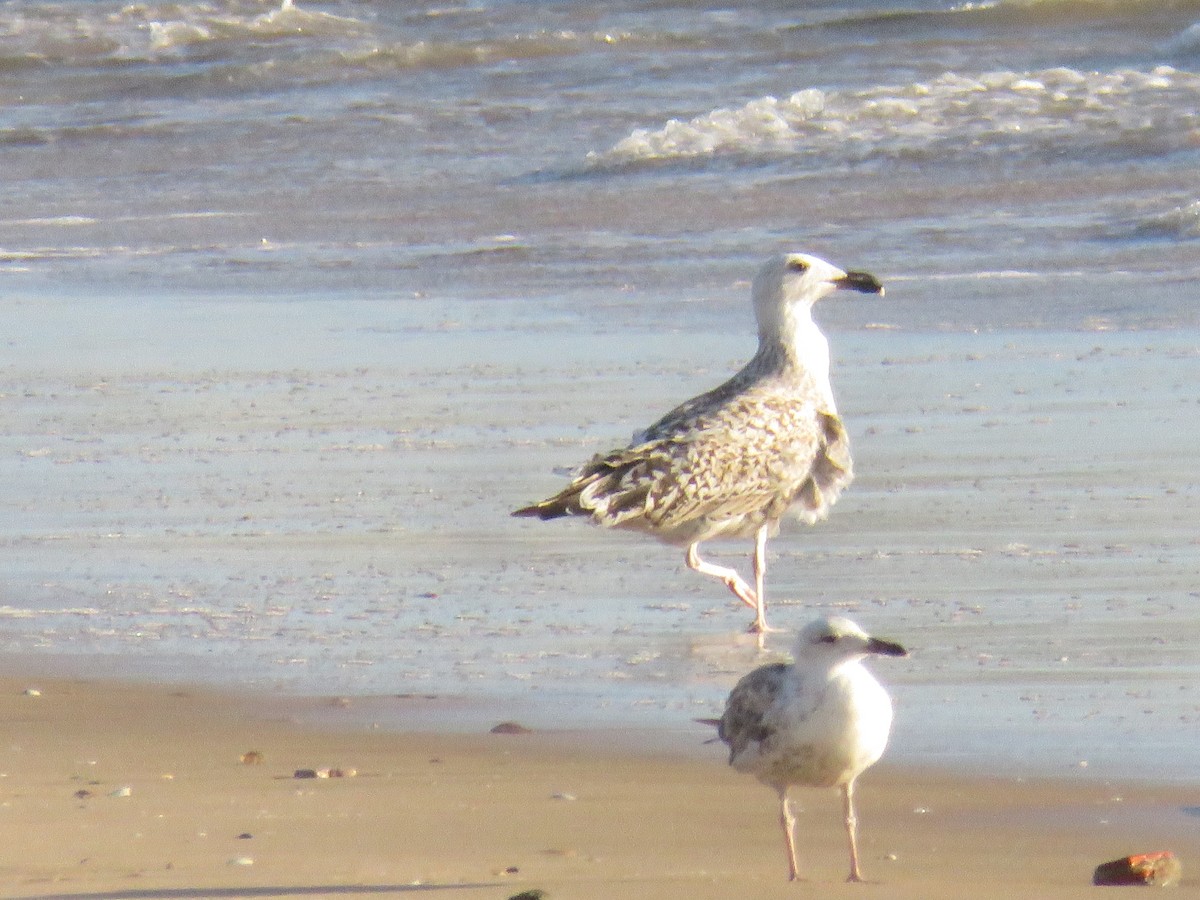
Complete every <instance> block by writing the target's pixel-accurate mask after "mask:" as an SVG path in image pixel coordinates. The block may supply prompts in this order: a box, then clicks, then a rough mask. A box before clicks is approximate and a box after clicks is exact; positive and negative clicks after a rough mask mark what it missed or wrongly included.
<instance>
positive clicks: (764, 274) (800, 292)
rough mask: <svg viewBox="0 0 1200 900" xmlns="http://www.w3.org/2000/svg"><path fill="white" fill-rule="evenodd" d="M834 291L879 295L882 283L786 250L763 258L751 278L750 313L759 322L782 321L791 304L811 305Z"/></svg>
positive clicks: (762, 323) (881, 292)
mask: <svg viewBox="0 0 1200 900" xmlns="http://www.w3.org/2000/svg"><path fill="white" fill-rule="evenodd" d="M834 291H858V292H860V293H863V294H879V295H880V296H883V285H882V284H880V283H879V280H878V279H877V278H875V276H873V275H868V274H867V273H866V272H846V271H843V270H842V269H839V268H838V267H837V266H835V265H833V264H832V263H827V262H825V260H823V259H820V258H819V257H816V256H811V255H809V254H807V253H786V254H783V255H782V256H775V257H772V258H771V259H769V260H767V262H766V263H765V264H764V265H763V267H762V268H761V269H760V270H759V272H758V275H757V276H755V278H754V312H755V315H757V316H758V321H759V324H760V325H767V326H768V327H772V326H777V325H779V324H782V320H783V317H784V316H785V315H787V313H788V311H790V309H791V308H792V307H796V306H802V307H805V308H807V309H812V305H813V304H814V303H816V302H817V301H818V300H820V299H821V298H822V297H826V296H828V295H829V294H832V293H833V292H834Z"/></svg>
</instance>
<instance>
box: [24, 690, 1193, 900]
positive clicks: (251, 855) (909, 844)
mask: <svg viewBox="0 0 1200 900" xmlns="http://www.w3.org/2000/svg"><path fill="white" fill-rule="evenodd" d="M31 688H32V691H31ZM33 691H36V692H37V693H36V694H35V693H33ZM393 700H394V702H396V703H404V702H405V701H404V700H401V699H399V698H393ZM355 702H356V701H354V700H349V701H345V702H337V701H336V700H335V699H334V698H318V699H298V698H288V699H284V698H279V697H255V696H248V695H240V696H231V695H224V694H219V693H211V692H207V691H203V690H193V689H186V688H180V687H177V686H129V685H125V684H120V683H99V682H88V681H79V680H53V679H49V680H30V679H15V678H5V679H3V680H0V719H2V720H3V722H4V723H5V731H6V740H5V742H4V746H3V748H2V750H0V775H2V778H0V843H2V845H3V846H4V848H5V850H4V856H3V860H2V861H0V892H2V893H3V895H4V896H6V897H9V898H26V897H28V898H34V897H37V898H50V897H53V898H63V900H68V898H69V900H108V898H114V900H115V898H140V900H181V898H200V897H219V898H241V897H247V898H249V897H280V898H283V897H289V896H308V897H355V896H377V895H382V896H391V895H395V896H408V895H410V894H425V893H430V894H434V895H436V896H444V897H448V898H507V897H509V896H512V895H514V894H517V893H519V892H521V891H524V890H531V889H534V888H539V889H542V890H544V891H546V892H547V894H548V896H549V897H551V898H601V897H604V898H610V897H629V898H639V897H646V898H679V897H695V898H728V897H739V896H740V897H749V896H752V897H764V898H767V897H796V896H821V897H858V898H862V897H888V898H914V900H916V898H923V900H929V898H962V897H979V898H993V897H994V898H1002V897H1003V898H1007V897H1014V896H1016V897H1039V898H1070V897H1083V896H1094V892H1095V891H1096V890H1098V889H1097V888H1093V887H1091V886H1090V877H1091V872H1092V868H1093V867H1094V866H1095V864H1097V863H1099V862H1102V861H1104V860H1107V859H1109V858H1112V857H1116V856H1120V855H1123V854H1126V853H1129V852H1133V851H1145V850H1153V849H1163V848H1170V849H1173V850H1175V851H1176V853H1178V854H1179V855H1180V856H1181V857H1182V859H1183V861H1184V866H1185V871H1184V882H1183V884H1182V886H1181V888H1180V894H1181V895H1184V896H1186V895H1190V894H1192V893H1195V892H1197V891H1198V890H1200V887H1198V884H1200V883H1198V882H1197V881H1196V880H1195V879H1194V877H1189V876H1190V874H1191V873H1190V872H1189V870H1188V864H1189V862H1191V861H1194V860H1196V859H1200V835H1198V834H1197V818H1196V815H1197V813H1196V805H1197V804H1198V801H1200V798H1197V797H1196V796H1195V792H1194V791H1190V790H1182V789H1179V788H1177V787H1154V786H1151V785H1131V784H1116V783H1095V782H1092V783H1087V784H1078V783H1077V784H1074V785H1071V784H1067V783H1065V782H1058V783H1055V782H1052V781H1045V780H1025V779H991V778H987V777H983V776H980V777H948V776H946V775H944V774H942V775H939V774H937V773H932V772H927V771H920V770H914V769H910V768H906V767H896V766H892V765H887V764H883V765H881V766H879V767H877V769H875V770H872V771H871V772H869V773H867V775H865V776H864V777H863V779H862V785H861V791H860V810H859V812H860V819H861V832H862V834H861V838H862V846H863V864H864V868H865V874H866V876H867V877H868V879H869V880H870V882H871V883H868V884H866V885H846V884H843V883H842V880H841V879H842V878H843V877H844V875H845V871H844V869H845V851H844V844H843V835H842V833H841V827H840V823H839V816H838V801H837V797H836V794H835V792H833V791H829V792H824V791H807V792H803V794H802V796H801V798H800V799H801V802H800V804H799V806H800V808H801V810H802V812H801V813H800V815H799V822H800V824H799V828H800V835H801V837H800V842H801V846H802V848H803V858H802V865H804V866H805V867H806V869H807V876H808V877H807V880H806V881H804V882H801V883H799V884H788V883H787V882H786V881H785V864H784V858H783V854H782V849H781V846H780V841H779V834H778V826H777V823H776V821H775V804H774V798H773V796H772V795H771V794H770V792H769V791H767V790H766V789H764V788H762V787H761V786H759V785H757V784H756V783H754V782H753V781H752V780H750V779H747V778H745V777H743V776H739V775H737V774H736V773H733V772H731V771H729V770H727V769H726V767H725V765H724V759H723V754H722V752H721V750H720V748H719V747H712V746H710V747H705V746H703V745H700V744H696V745H694V746H693V749H692V751H691V752H689V751H688V750H687V749H686V748H684V749H682V750H681V752H679V753H674V754H664V753H661V752H648V751H644V752H637V751H635V750H632V749H630V748H629V747H623V748H617V747H614V746H612V745H611V744H610V743H609V742H607V741H606V738H605V737H604V736H603V735H596V734H589V733H587V732H534V733H532V734H490V733H471V734H453V733H444V732H443V733H420V732H413V733H407V734H397V733H387V732H383V731H381V730H379V729H372V728H370V727H369V726H367V727H364V726H362V725H361V723H358V722H357V720H356V719H355V718H354V716H353V715H352V713H353V707H354V704H355ZM314 716H315V719H316V720H319V724H314ZM343 716H344V717H345V718H343ZM497 718H498V719H499V714H498V716H497ZM305 723H307V724H305ZM701 735H702V732H700V733H698V735H697V737H699V736H701ZM249 751H257V752H258V753H260V754H261V762H258V763H255V764H247V763H245V762H243V761H242V757H243V754H245V753H247V752H249ZM326 767H335V768H342V769H343V770H349V769H351V768H352V769H354V770H355V771H356V774H355V775H354V776H353V777H342V778H327V779H322V778H318V779H297V778H295V777H293V775H294V772H295V770H297V769H302V768H311V769H321V768H326ZM1193 871H1194V870H1193ZM1109 890H1117V889H1109Z"/></svg>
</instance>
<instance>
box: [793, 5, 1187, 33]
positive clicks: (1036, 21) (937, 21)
mask: <svg viewBox="0 0 1200 900" xmlns="http://www.w3.org/2000/svg"><path fill="white" fill-rule="evenodd" d="M1192 12H1197V13H1200V0H962V2H960V3H957V4H955V5H953V6H950V7H949V8H945V9H917V8H914V9H899V10H889V11H885V12H880V11H878V10H869V11H867V12H863V13H852V14H850V15H846V16H842V17H839V18H835V19H831V20H828V21H824V22H820V23H817V24H819V25H820V26H821V27H834V28H837V27H852V28H861V27H863V26H864V25H880V24H892V25H901V26H906V25H907V26H912V27H918V28H919V27H924V26H929V27H940V26H944V25H953V24H960V25H981V26H996V25H1003V26H1007V27H1014V26H1015V27H1020V26H1023V25H1031V26H1041V25H1053V24H1058V25H1064V24H1066V25H1069V24H1072V23H1077V24H1081V25H1082V24H1088V23H1093V24H1094V23H1100V22H1106V21H1112V22H1133V23H1136V22H1138V21H1140V20H1145V19H1159V18H1161V17H1163V16H1178V15H1187V14H1189V13H1192ZM805 27H811V25H810V26H805Z"/></svg>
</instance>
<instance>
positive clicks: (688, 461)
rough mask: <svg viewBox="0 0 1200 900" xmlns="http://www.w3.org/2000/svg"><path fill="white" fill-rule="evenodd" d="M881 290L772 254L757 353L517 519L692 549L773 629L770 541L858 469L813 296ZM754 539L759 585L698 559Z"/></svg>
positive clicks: (865, 280)
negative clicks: (734, 540) (717, 547)
mask: <svg viewBox="0 0 1200 900" xmlns="http://www.w3.org/2000/svg"><path fill="white" fill-rule="evenodd" d="M841 290H851V291H859V292H862V293H867V294H880V295H882V294H883V286H882V285H881V284H880V283H879V281H878V280H876V279H875V277H874V276H872V275H868V274H866V273H865V272H844V271H842V270H841V269H839V268H837V267H836V266H833V265H830V264H829V263H827V262H825V261H824V260H822V259H818V258H816V257H815V256H809V255H807V254H804V253H789V254H786V255H783V256H777V257H775V258H773V259H771V260H769V261H768V262H767V263H766V264H765V265H764V266H763V267H762V269H761V270H760V271H759V273H758V275H757V276H756V277H755V279H754V286H753V300H754V314H755V317H756V318H757V320H758V352H756V353H755V354H754V357H753V358H752V359H751V360H750V361H749V362H748V363H747V364H746V365H745V366H744V367H743V368H742V370H741V371H740V372H738V373H737V374H736V375H734V376H733V377H732V378H730V379H729V380H728V381H726V382H725V383H724V384H722V385H720V386H719V387H716V388H714V389H713V390H711V391H708V392H707V393H704V394H701V395H699V396H698V397H693V398H692V399H691V400H688V401H686V402H685V403H682V404H680V405H679V406H677V407H676V408H675V409H673V410H671V412H669V413H667V414H666V415H665V416H663V417H662V418H661V419H659V420H658V421H657V422H655V423H654V424H653V425H651V426H650V427H649V428H646V429H645V430H643V431H641V432H638V433H637V434H635V435H634V437H633V440H632V442H631V443H630V444H629V445H628V446H627V447H624V448H622V449H619V450H614V451H612V452H611V453H606V454H598V455H596V456H595V457H593V458H592V459H591V461H590V462H588V463H586V464H585V465H584V466H583V467H582V468H581V469H580V470H579V471H578V473H577V474H576V475H575V476H574V478H573V479H572V481H571V483H570V484H568V485H567V486H566V487H565V488H563V489H562V490H561V491H560V492H559V493H557V494H555V495H554V496H553V497H550V498H549V499H547V500H543V501H542V502H541V503H535V504H533V505H532V506H527V507H524V508H523V509H518V510H517V511H516V512H514V513H513V515H514V516H536V517H537V518H540V519H543V520H546V519H557V518H560V517H562V516H585V517H588V518H589V519H590V520H591V521H592V522H593V523H594V524H596V525H602V526H604V527H606V528H624V529H629V530H632V531H641V532H644V533H646V534H650V535H653V536H654V537H656V538H658V539H659V540H661V541H664V542H666V543H668V544H674V545H676V546H681V547H686V548H687V555H686V557H685V558H686V562H687V565H688V568H690V569H693V570H695V571H697V572H700V573H701V574H703V575H712V576H715V577H717V578H720V579H721V580H722V581H724V582H725V585H726V586H727V587H728V588H729V590H731V591H732V592H733V594H734V595H735V596H736V597H737V598H738V599H739V600H741V601H742V602H743V603H745V604H746V605H747V606H749V607H750V608H751V609H753V610H754V611H755V615H754V622H753V623H752V624H751V626H750V630H751V631H752V632H758V633H760V634H761V633H763V632H765V631H766V630H767V620H766V598H765V595H764V592H763V579H764V576H765V574H766V558H765V557H766V547H767V539H768V538H770V537H774V536H775V535H776V534H778V533H779V523H780V520H781V519H782V518H783V517H784V515H785V514H786V513H787V512H788V510H789V509H794V510H795V512H796V515H797V516H798V517H799V518H800V519H802V520H803V521H805V522H807V523H808V524H810V525H811V524H814V523H815V522H817V521H819V520H821V519H823V518H825V517H826V516H827V515H828V513H829V507H830V506H832V505H833V503H834V502H835V501H836V500H837V498H838V495H839V494H840V493H841V491H842V489H843V488H844V487H846V485H848V484H849V483H850V481H851V479H852V478H853V468H852V465H851V460H850V442H849V439H848V438H847V436H846V430H845V428H844V427H843V426H842V420H841V418H840V417H839V416H838V413H837V405H836V404H835V403H834V400H833V390H832V388H831V387H830V382H829V342H828V341H827V340H826V338H825V335H824V334H822V333H821V329H820V328H818V327H817V324H816V322H814V321H813V317H812V308H813V305H814V304H815V303H816V302H817V301H818V300H820V299H821V298H822V297H825V296H828V295H829V294H832V293H833V292H834V291H841ZM751 536H753V537H754V558H753V567H754V586H753V587H751V586H750V585H749V584H747V583H746V581H745V580H743V579H742V577H741V576H740V575H739V574H738V573H737V572H736V571H735V570H734V569H732V568H728V567H725V566H718V565H714V564H713V563H710V562H706V561H705V560H703V559H701V558H700V554H699V547H700V544H701V543H703V542H704V541H707V540H711V539H713V538H720V537H751Z"/></svg>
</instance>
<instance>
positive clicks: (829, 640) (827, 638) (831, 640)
mask: <svg viewBox="0 0 1200 900" xmlns="http://www.w3.org/2000/svg"><path fill="white" fill-rule="evenodd" d="M817 640H818V641H820V642H821V643H822V644H836V643H837V635H836V634H823V635H821V636H820V637H819V638H817Z"/></svg>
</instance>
